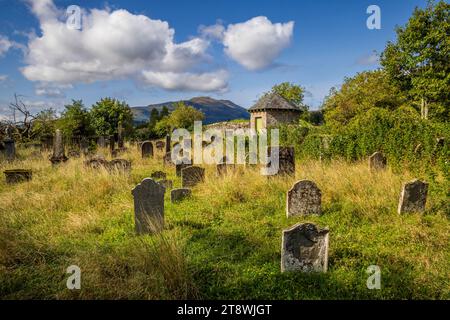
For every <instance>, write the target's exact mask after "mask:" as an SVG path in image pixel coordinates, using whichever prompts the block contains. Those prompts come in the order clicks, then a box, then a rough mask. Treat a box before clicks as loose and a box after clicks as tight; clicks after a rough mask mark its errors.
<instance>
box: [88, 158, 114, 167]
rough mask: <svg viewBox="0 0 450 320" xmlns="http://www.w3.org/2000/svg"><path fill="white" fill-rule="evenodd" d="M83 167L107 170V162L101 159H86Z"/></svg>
mask: <svg viewBox="0 0 450 320" xmlns="http://www.w3.org/2000/svg"><path fill="white" fill-rule="evenodd" d="M84 165H85V166H86V167H88V168H91V169H100V168H104V169H108V168H109V162H108V161H107V160H105V159H104V158H102V157H94V158H92V159H88V160H86V161H84Z"/></svg>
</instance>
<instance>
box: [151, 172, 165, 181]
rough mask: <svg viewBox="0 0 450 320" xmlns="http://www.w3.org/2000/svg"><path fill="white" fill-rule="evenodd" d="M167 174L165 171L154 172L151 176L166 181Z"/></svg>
mask: <svg viewBox="0 0 450 320" xmlns="http://www.w3.org/2000/svg"><path fill="white" fill-rule="evenodd" d="M166 177H167V174H166V173H165V172H164V171H154V172H152V174H151V175H150V178H152V179H166Z"/></svg>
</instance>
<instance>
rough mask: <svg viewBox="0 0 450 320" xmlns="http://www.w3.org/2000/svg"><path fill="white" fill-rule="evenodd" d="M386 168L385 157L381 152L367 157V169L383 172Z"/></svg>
mask: <svg viewBox="0 0 450 320" xmlns="http://www.w3.org/2000/svg"><path fill="white" fill-rule="evenodd" d="M385 168H386V157H385V156H383V154H382V153H381V152H375V153H374V154H372V155H371V156H370V157H369V169H371V170H383V169H385Z"/></svg>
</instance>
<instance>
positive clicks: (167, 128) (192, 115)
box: [155, 101, 205, 136]
mask: <svg viewBox="0 0 450 320" xmlns="http://www.w3.org/2000/svg"><path fill="white" fill-rule="evenodd" d="M161 113H162V112H161ZM161 113H160V115H161ZM204 118H205V115H204V114H203V112H201V111H199V110H197V109H195V108H194V107H192V106H187V105H186V104H185V103H184V102H182V101H180V102H177V103H176V104H175V110H174V111H172V113H171V114H170V115H169V116H165V117H162V118H161V120H159V121H158V123H157V124H156V126H155V132H156V133H157V135H158V136H163V135H165V134H167V133H169V132H171V131H172V130H174V129H177V128H184V129H187V130H192V129H193V125H194V121H201V120H203V119H204Z"/></svg>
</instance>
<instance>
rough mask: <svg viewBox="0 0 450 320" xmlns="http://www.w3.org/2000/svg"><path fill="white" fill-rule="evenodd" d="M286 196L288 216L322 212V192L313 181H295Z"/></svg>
mask: <svg viewBox="0 0 450 320" xmlns="http://www.w3.org/2000/svg"><path fill="white" fill-rule="evenodd" d="M286 198H287V200H286V215H287V217H288V218H289V217H292V216H296V215H302V214H321V213H322V207H321V206H322V193H321V191H320V189H319V188H318V187H317V185H316V184H315V183H314V182H313V181H310V180H300V181H297V182H296V183H295V184H294V185H293V186H292V188H291V189H290V190H289V191H288V193H287V197H286Z"/></svg>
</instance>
